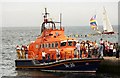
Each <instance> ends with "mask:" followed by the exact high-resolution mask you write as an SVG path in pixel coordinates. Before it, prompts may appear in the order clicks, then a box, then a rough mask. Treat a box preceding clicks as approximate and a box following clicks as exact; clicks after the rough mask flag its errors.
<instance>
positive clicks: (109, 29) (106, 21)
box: [103, 8, 113, 32]
mask: <svg viewBox="0 0 120 78" xmlns="http://www.w3.org/2000/svg"><path fill="white" fill-rule="evenodd" d="M103 30H104V31H105V32H113V28H112V25H111V23H110V21H109V19H108V16H107V12H106V10H105V8H103Z"/></svg>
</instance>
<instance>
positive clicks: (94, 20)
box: [90, 15, 101, 34]
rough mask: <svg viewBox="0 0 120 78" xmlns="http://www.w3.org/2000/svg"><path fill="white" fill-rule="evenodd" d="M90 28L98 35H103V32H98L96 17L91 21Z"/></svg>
mask: <svg viewBox="0 0 120 78" xmlns="http://www.w3.org/2000/svg"><path fill="white" fill-rule="evenodd" d="M90 26H91V29H93V30H95V31H96V32H97V33H99V34H101V32H100V31H99V30H98V24H97V21H96V15H94V16H93V17H92V18H91V19H90Z"/></svg>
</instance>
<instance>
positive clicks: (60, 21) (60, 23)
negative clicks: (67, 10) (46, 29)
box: [60, 13, 62, 29]
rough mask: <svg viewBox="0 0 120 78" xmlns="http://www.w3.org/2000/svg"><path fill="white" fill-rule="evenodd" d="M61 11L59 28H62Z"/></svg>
mask: <svg viewBox="0 0 120 78" xmlns="http://www.w3.org/2000/svg"><path fill="white" fill-rule="evenodd" d="M61 25H62V13H60V29H61V28H62V26H61Z"/></svg>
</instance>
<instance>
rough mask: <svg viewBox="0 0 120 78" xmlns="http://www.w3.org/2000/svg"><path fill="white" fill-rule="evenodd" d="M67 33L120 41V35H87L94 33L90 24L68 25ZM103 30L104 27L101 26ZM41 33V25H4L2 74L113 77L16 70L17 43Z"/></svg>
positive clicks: (53, 76)
mask: <svg viewBox="0 0 120 78" xmlns="http://www.w3.org/2000/svg"><path fill="white" fill-rule="evenodd" d="M64 28H65V35H66V36H68V35H70V34H79V35H80V37H79V38H77V39H78V40H80V41H82V40H91V41H95V40H97V42H99V40H100V38H103V40H109V41H110V42H118V35H102V36H101V35H94V36H92V35H91V36H89V37H88V36H86V37H85V35H88V34H94V33H95V32H94V31H93V30H91V28H90V27H89V26H66V27H64ZM117 29H118V28H117V26H114V30H115V31H116V32H118V30H117ZM100 30H101V31H102V27H101V28H100ZM39 35H40V27H2V52H1V54H2V57H1V58H2V62H0V67H1V69H2V71H0V74H1V75H2V76H41V77H44V76H45V77H46V78H47V77H52V78H88V77H89V78H93V77H94V78H96V77H97V78H98V77H100V78H106V77H107V78H109V77H110V78H112V77H114V76H112V75H110V74H106V73H99V74H96V73H95V74H93V73H92V74H91V73H90V74H88V73H87V74H85V73H84V74H83V73H47V72H41V71H39V70H15V59H16V58H17V57H16V51H15V47H16V46H17V45H28V44H29V43H30V42H31V41H34V40H35V39H36V38H37V37H38V36H39Z"/></svg>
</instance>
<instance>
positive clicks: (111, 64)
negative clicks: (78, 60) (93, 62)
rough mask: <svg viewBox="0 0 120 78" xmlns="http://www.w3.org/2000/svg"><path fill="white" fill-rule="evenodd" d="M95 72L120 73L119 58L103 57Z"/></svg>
mask: <svg viewBox="0 0 120 78" xmlns="http://www.w3.org/2000/svg"><path fill="white" fill-rule="evenodd" d="M97 72H101V73H110V74H116V75H120V58H116V57H104V60H103V61H102V62H101V63H100V66H99V68H98V70H97Z"/></svg>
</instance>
